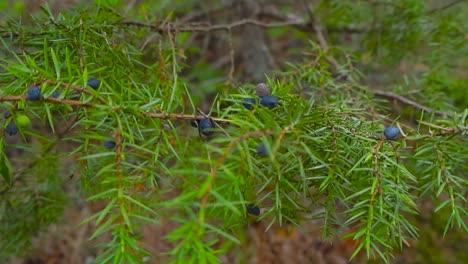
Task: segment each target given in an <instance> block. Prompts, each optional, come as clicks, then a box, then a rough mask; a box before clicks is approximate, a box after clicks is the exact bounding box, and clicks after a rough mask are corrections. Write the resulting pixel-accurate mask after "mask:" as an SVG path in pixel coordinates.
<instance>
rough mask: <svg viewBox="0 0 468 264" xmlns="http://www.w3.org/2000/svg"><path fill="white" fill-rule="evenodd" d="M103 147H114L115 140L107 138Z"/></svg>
mask: <svg viewBox="0 0 468 264" xmlns="http://www.w3.org/2000/svg"><path fill="white" fill-rule="evenodd" d="M104 147H105V148H106V149H113V148H115V141H114V140H113V139H109V140H106V141H104Z"/></svg>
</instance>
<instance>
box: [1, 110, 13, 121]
mask: <svg viewBox="0 0 468 264" xmlns="http://www.w3.org/2000/svg"><path fill="white" fill-rule="evenodd" d="M10 116H11V113H10V111H8V110H6V111H5V112H3V117H4V118H5V119H8V118H10Z"/></svg>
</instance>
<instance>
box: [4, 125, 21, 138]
mask: <svg viewBox="0 0 468 264" xmlns="http://www.w3.org/2000/svg"><path fill="white" fill-rule="evenodd" d="M5 132H6V133H7V134H8V135H10V136H14V135H16V134H17V133H18V127H17V126H16V124H15V123H14V122H10V123H9V124H8V125H7V127H6V128H5Z"/></svg>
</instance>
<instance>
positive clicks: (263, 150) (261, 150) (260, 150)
mask: <svg viewBox="0 0 468 264" xmlns="http://www.w3.org/2000/svg"><path fill="white" fill-rule="evenodd" d="M257 155H259V156H263V157H264V156H268V149H267V147H266V145H265V143H264V142H260V144H258V145H257Z"/></svg>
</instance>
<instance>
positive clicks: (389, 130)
mask: <svg viewBox="0 0 468 264" xmlns="http://www.w3.org/2000/svg"><path fill="white" fill-rule="evenodd" d="M384 135H385V138H387V139H388V140H394V139H396V138H397V137H398V136H399V135H400V129H399V128H398V127H395V126H388V127H386V128H385V130H384Z"/></svg>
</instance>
